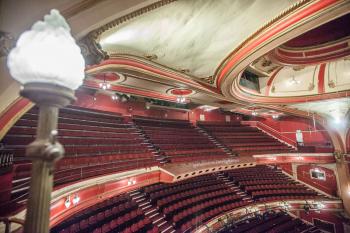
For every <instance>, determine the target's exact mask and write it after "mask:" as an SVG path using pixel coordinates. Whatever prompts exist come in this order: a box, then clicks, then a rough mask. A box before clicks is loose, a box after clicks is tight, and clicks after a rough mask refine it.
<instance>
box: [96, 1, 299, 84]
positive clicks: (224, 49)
mask: <svg viewBox="0 0 350 233" xmlns="http://www.w3.org/2000/svg"><path fill="white" fill-rule="evenodd" d="M295 2H296V1H293V0H269V1H259V0H245V1H240V0H215V1H207V0H195V1H188V0H180V1H176V2H173V3H171V4H168V5H165V6H163V7H160V8H158V9H156V10H153V11H151V12H147V13H145V14H143V15H141V16H139V17H137V18H136V19H133V20H130V21H128V22H125V23H122V24H120V25H118V26H116V27H113V28H111V29H109V30H106V31H105V32H103V33H102V34H101V35H100V39H99V43H100V44H101V46H102V49H103V50H104V51H106V52H107V53H108V54H110V55H112V54H129V55H137V56H141V57H146V56H153V57H154V61H156V62H157V63H160V64H163V65H165V66H168V67H170V68H173V69H176V70H178V71H181V70H185V71H186V72H187V73H188V74H190V75H193V76H196V77H198V78H205V77H208V76H212V75H213V74H214V72H215V70H216V68H217V66H218V65H219V64H220V62H221V61H222V60H223V59H224V58H225V57H226V56H227V55H228V53H229V51H230V50H231V49H232V48H234V47H236V46H238V45H239V44H240V43H241V42H242V41H243V40H244V39H245V38H246V37H248V36H249V35H250V34H252V33H253V32H255V31H256V30H257V29H259V28H260V27H262V26H263V24H264V23H265V22H268V21H269V20H271V19H273V17H275V16H276V15H278V14H279V13H280V12H282V11H283V10H284V9H287V8H288V7H289V6H291V5H292V4H293V3H295ZM277 3H278V4H277ZM263 8H265V9H269V10H267V11H261V9H263Z"/></svg>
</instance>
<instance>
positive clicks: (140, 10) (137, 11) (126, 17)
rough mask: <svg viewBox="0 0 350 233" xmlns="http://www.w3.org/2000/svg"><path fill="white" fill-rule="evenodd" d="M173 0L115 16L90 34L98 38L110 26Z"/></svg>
mask: <svg viewBox="0 0 350 233" xmlns="http://www.w3.org/2000/svg"><path fill="white" fill-rule="evenodd" d="M175 1H176V0H160V1H158V2H155V3H153V4H150V5H148V6H145V7H142V8H140V9H138V10H136V11H133V12H131V13H129V14H127V15H124V16H122V17H120V18H117V19H115V20H113V21H111V22H109V23H107V24H105V25H103V26H102V27H100V28H98V29H96V30H94V31H92V32H91V35H92V37H93V38H94V39H95V40H96V39H98V37H99V36H100V35H101V34H102V33H103V32H105V31H107V30H108V29H110V28H113V27H115V26H118V25H119V24H122V23H124V22H126V21H129V20H131V19H133V18H136V17H138V16H140V15H143V14H145V13H147V12H150V11H152V10H155V9H157V8H159V7H162V6H165V5H167V4H169V3H172V2H175Z"/></svg>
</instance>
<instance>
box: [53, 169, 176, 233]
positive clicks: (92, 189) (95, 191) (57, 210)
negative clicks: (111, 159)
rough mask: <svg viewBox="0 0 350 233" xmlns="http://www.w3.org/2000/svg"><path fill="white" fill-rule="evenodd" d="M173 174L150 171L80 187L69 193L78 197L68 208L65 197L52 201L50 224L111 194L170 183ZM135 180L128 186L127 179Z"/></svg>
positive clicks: (56, 222)
mask: <svg viewBox="0 0 350 233" xmlns="http://www.w3.org/2000/svg"><path fill="white" fill-rule="evenodd" d="M173 178H174V177H173V176H171V175H169V174H167V173H164V172H161V171H152V172H145V173H143V174H140V175H137V176H134V177H128V178H125V179H120V180H116V181H111V182H107V183H104V184H96V185H92V186H89V187H87V188H85V189H81V190H79V191H78V192H76V193H74V194H73V195H71V197H74V195H75V194H77V195H78V196H79V197H80V201H79V203H78V204H77V205H76V206H74V205H73V204H71V205H70V207H69V208H66V207H65V205H64V202H65V200H66V197H64V198H61V199H59V200H57V201H55V202H54V203H51V207H50V210H51V212H50V226H51V227H53V226H55V225H56V224H58V223H59V222H61V221H63V220H64V219H66V218H68V217H70V216H73V215H74V214H76V213H77V212H79V211H81V210H83V209H85V208H87V207H89V206H92V205H94V204H96V203H98V202H101V201H103V200H106V199H108V198H110V197H112V196H116V195H119V194H121V193H125V192H128V191H131V190H135V189H138V188H140V187H143V186H147V185H151V184H154V183H159V182H167V183H170V182H172V181H173ZM129 180H135V181H136V184H134V185H131V186H129V185H128V181H129Z"/></svg>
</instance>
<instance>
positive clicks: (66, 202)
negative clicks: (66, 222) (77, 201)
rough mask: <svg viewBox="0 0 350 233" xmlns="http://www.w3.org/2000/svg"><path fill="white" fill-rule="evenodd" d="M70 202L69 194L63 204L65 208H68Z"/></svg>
mask: <svg viewBox="0 0 350 233" xmlns="http://www.w3.org/2000/svg"><path fill="white" fill-rule="evenodd" d="M70 204H71V202H70V196H68V197H67V199H66V201H65V202H64V205H65V206H66V208H67V209H68V208H69V206H70Z"/></svg>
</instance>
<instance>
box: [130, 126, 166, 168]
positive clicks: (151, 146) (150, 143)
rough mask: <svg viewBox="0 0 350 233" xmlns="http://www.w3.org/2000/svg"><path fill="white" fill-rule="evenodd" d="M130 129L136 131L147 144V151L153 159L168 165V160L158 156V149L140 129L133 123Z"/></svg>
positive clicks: (160, 155)
mask: <svg viewBox="0 0 350 233" xmlns="http://www.w3.org/2000/svg"><path fill="white" fill-rule="evenodd" d="M130 125H131V127H133V128H135V129H136V132H137V133H138V134H139V136H140V138H141V139H142V140H143V141H144V143H145V144H147V147H148V149H149V150H150V151H151V152H152V153H153V155H154V158H155V159H156V160H157V161H158V162H159V163H161V164H165V163H168V162H169V160H168V159H167V158H166V156H164V155H162V154H160V152H159V148H157V147H156V146H155V145H154V144H153V143H152V142H151V140H150V139H149V138H148V137H147V135H146V134H145V133H144V132H143V130H142V128H141V127H139V126H138V125H136V124H135V123H134V122H131V123H130Z"/></svg>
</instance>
